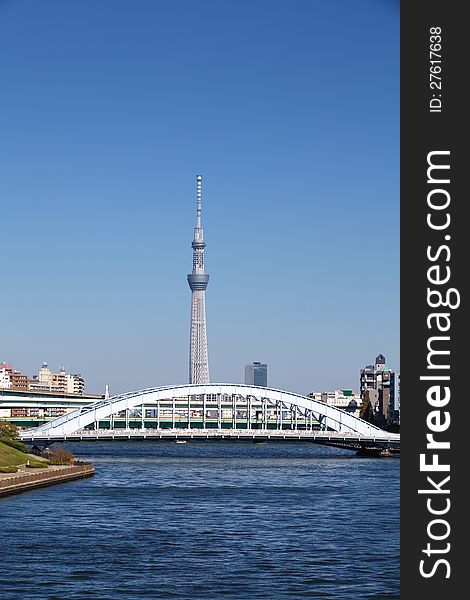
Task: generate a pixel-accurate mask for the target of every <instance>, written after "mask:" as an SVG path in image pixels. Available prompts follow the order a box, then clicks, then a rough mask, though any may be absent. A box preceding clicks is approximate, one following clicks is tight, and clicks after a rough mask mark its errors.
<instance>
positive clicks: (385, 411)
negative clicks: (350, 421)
mask: <svg viewBox="0 0 470 600" xmlns="http://www.w3.org/2000/svg"><path fill="white" fill-rule="evenodd" d="M360 390H361V398H362V399H364V394H365V392H368V394H369V399H370V401H371V404H372V407H373V408H374V410H375V412H376V415H375V416H376V419H377V422H378V424H379V425H380V426H384V425H385V424H386V423H392V422H394V421H395V420H396V418H397V417H396V415H395V373H394V372H393V370H392V369H389V368H388V367H386V365H385V356H384V355H383V354H379V355H378V356H377V357H376V359H375V364H374V365H367V366H366V367H365V368H364V369H361V375H360Z"/></svg>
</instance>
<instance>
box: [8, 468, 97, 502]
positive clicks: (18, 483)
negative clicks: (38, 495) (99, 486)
mask: <svg viewBox="0 0 470 600" xmlns="http://www.w3.org/2000/svg"><path fill="white" fill-rule="evenodd" d="M28 471H29V469H28ZM94 472H95V468H94V466H93V465H92V464H87V463H86V464H79V465H73V466H54V467H49V468H48V469H47V470H46V469H45V470H44V471H43V470H41V472H34V473H26V472H25V471H19V472H18V473H12V474H8V475H7V474H3V475H0V497H2V496H6V495H8V494H18V493H20V492H24V491H26V490H31V489H35V488H39V487H45V486H48V485H54V484H56V483H63V482H66V481H72V480H74V479H82V478H84V477H91V476H92V475H93V473H94Z"/></svg>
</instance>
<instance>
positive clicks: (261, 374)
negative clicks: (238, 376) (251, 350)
mask: <svg viewBox="0 0 470 600" xmlns="http://www.w3.org/2000/svg"><path fill="white" fill-rule="evenodd" d="M245 384H246V385H259V386H260V387H268V365H267V364H266V363H260V362H254V363H251V365H246V366H245Z"/></svg>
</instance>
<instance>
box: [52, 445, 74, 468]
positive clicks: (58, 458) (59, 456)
mask: <svg viewBox="0 0 470 600" xmlns="http://www.w3.org/2000/svg"><path fill="white" fill-rule="evenodd" d="M74 462H75V456H74V455H73V454H72V453H71V452H69V451H68V450H64V448H55V449H54V450H53V451H52V454H50V455H49V463H50V464H51V465H73V464H74Z"/></svg>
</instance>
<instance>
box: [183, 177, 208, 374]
mask: <svg viewBox="0 0 470 600" xmlns="http://www.w3.org/2000/svg"><path fill="white" fill-rule="evenodd" d="M201 181H202V177H201V176H200V175H198V176H197V221H196V227H195V228H194V239H193V242H192V244H191V246H192V248H193V272H192V273H191V274H190V275H188V283H189V287H190V288H191V331H190V344H189V383H209V361H208V356H207V333H206V306H205V296H206V288H207V284H208V282H209V275H207V274H206V273H204V248H205V247H206V243H205V242H204V230H203V228H202V225H201Z"/></svg>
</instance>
